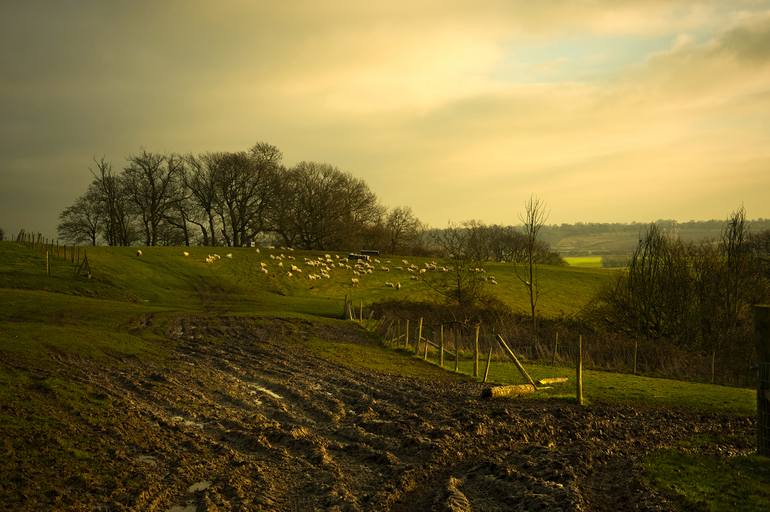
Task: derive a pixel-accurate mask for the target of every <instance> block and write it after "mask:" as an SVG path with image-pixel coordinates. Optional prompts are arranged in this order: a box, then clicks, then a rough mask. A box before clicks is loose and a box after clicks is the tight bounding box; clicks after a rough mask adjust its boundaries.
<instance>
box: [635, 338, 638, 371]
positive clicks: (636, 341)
mask: <svg viewBox="0 0 770 512" xmlns="http://www.w3.org/2000/svg"><path fill="white" fill-rule="evenodd" d="M638 353H639V340H638V339H636V338H634V375H636V360H637V359H636V356H637V354H638Z"/></svg>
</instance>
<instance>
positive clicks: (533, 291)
mask: <svg viewBox="0 0 770 512" xmlns="http://www.w3.org/2000/svg"><path fill="white" fill-rule="evenodd" d="M519 219H520V220H521V223H522V226H523V231H524V236H525V237H526V240H525V245H524V262H523V263H524V268H523V269H520V267H519V266H518V265H517V266H516V267H515V268H516V276H517V277H518V278H519V281H521V282H522V283H523V284H524V286H525V287H526V288H527V293H528V295H529V309H530V317H531V319H532V329H533V334H534V336H535V337H537V302H538V299H539V298H540V293H541V290H540V282H539V276H538V268H537V252H538V238H537V237H538V234H539V233H540V230H541V229H542V228H543V226H544V225H545V223H546V221H547V220H548V212H547V211H546V206H545V203H544V202H543V201H541V200H540V199H538V198H537V197H535V196H530V198H529V199H528V200H527V201H526V202H525V203H524V212H523V213H522V214H520V215H519Z"/></svg>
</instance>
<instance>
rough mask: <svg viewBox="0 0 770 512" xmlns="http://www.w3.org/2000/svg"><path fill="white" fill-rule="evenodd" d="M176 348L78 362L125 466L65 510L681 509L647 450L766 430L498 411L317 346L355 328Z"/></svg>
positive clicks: (610, 413)
mask: <svg viewBox="0 0 770 512" xmlns="http://www.w3.org/2000/svg"><path fill="white" fill-rule="evenodd" d="M169 336H170V337H171V338H172V339H174V340H176V343H177V347H176V349H175V350H174V351H173V352H172V354H171V356H170V357H169V358H168V360H167V361H165V362H164V365H163V366H157V365H153V364H150V363H143V362H141V361H136V360H128V361H125V362H124V363H123V364H121V365H115V366H114V367H96V366H95V365H94V364H93V363H89V362H87V361H83V360H78V361H75V360H72V361H67V362H66V363H67V371H68V372H70V374H72V375H76V376H77V378H79V379H81V380H82V381H83V382H87V383H88V384H89V385H91V386H94V387H96V388H98V389H99V390H100V391H101V392H102V393H104V394H105V395H108V396H109V397H111V400H112V401H113V404H114V405H113V408H112V410H113V412H114V417H113V418H112V419H111V421H107V422H106V423H99V424H98V426H96V427H93V429H92V430H93V432H91V433H90V434H87V435H88V436H91V437H93V438H94V439H96V438H97V437H98V439H101V440H102V441H101V442H103V444H104V452H105V453H108V454H110V457H109V458H108V459H100V462H99V463H98V468H97V469H98V471H100V472H101V473H102V474H103V475H104V476H103V478H104V484H103V485H102V488H100V489H96V490H92V489H88V488H87V486H86V487H85V488H77V489H72V490H70V491H67V492H65V493H64V494H63V495H61V496H60V497H59V499H60V502H61V503H63V504H64V505H65V506H64V507H63V508H65V509H66V508H68V506H66V505H67V504H69V508H70V509H73V510H74V509H83V510H86V509H96V506H97V505H98V506H101V505H103V504H105V503H109V504H110V505H109V506H108V508H106V509H105V510H148V511H171V510H174V511H182V510H211V511H213V510H281V511H283V510H394V511H395V510H447V511H466V510H490V511H494V510H511V509H514V510H516V509H518V510H617V509H627V508H633V509H636V510H666V509H670V508H672V506H671V504H670V503H668V502H667V501H666V500H665V498H663V497H661V496H659V495H658V494H657V493H655V492H653V491H652V490H650V489H647V488H645V486H644V485H643V483H642V482H641V480H640V478H639V471H640V470H639V465H638V463H637V461H638V460H639V458H640V457H641V456H642V455H644V454H645V453H646V452H647V451H649V450H651V449H654V448H655V447H658V446H663V445H667V444H669V443H672V442H674V441H675V440H677V439H681V438H683V437H685V436H687V435H689V434H691V433H693V432H698V431H701V432H734V433H746V432H747V431H748V430H750V429H751V427H752V424H753V423H752V420H749V419H746V418H726V417H719V416H699V415H693V414H684V413H679V412H673V411H667V410H656V409H649V410H638V409H634V408H631V407H621V406H605V405H594V406H591V407H588V408H579V407H577V406H575V405H574V404H570V403H565V402H558V401H554V400H551V401H542V402H541V401H537V400H525V401H515V400H501V401H481V400H479V399H478V398H477V397H478V395H479V393H480V389H481V388H480V386H479V385H478V384H475V383H468V382H454V381H443V382H441V383H436V382H428V381H426V380H421V379H407V378H403V377H398V376H393V375H386V374H382V373H377V372H371V371H365V370H360V369H355V368H349V367H344V366H340V365H337V364H335V363H332V362H329V361H327V360H325V359H323V358H320V357H318V356H316V355H314V354H313V353H311V352H310V351H308V350H307V348H306V347H305V346H304V344H303V339H307V338H308V337H310V336H313V337H317V338H320V339H346V340H353V341H357V342H360V343H372V342H371V340H368V339H367V338H366V337H365V336H363V335H361V333H360V332H359V331H357V330H356V328H355V327H353V326H352V325H350V324H338V325H333V326H330V325H329V324H326V323H324V324H320V323H319V324H312V323H310V322H307V321H288V320H261V321H259V322H255V321H249V320H246V319H238V318H219V319H216V320H214V319H211V318H185V319H180V320H179V321H178V322H177V323H176V324H175V325H174V326H173V328H171V329H170V331H169ZM71 421H72V424H73V425H76V426H77V425H80V424H81V423H83V421H84V420H83V418H79V417H75V418H72V419H71ZM78 422H80V423H78ZM78 428H79V429H80V431H82V432H87V430H86V429H85V427H83V426H82V425H81V426H80V427H78ZM79 507H80V508H79ZM185 507H188V508H187V509H186V508H185ZM22 508H23V507H22ZM29 510H32V508H30V509H29Z"/></svg>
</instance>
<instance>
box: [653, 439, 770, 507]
mask: <svg viewBox="0 0 770 512" xmlns="http://www.w3.org/2000/svg"><path fill="white" fill-rule="evenodd" d="M715 442H718V440H714V439H708V438H698V437H696V438H693V439H691V440H689V441H688V442H686V443H683V445H682V446H678V447H674V448H670V449H665V450H660V451H658V452H656V453H654V454H652V455H650V456H648V457H647V458H646V459H645V461H644V469H645V475H646V478H647V480H648V482H649V483H650V484H651V485H653V486H654V487H657V488H658V489H660V490H662V491H663V492H665V493H666V494H667V495H669V496H671V497H673V498H674V499H675V500H676V501H678V502H679V503H680V505H681V506H682V509H684V510H708V511H714V512H719V511H733V510H746V511H758V512H759V511H766V510H770V458H767V457H762V456H759V455H736V456H732V457H727V458H725V457H724V456H717V455H713V454H710V453H701V451H702V450H703V449H704V448H705V445H706V444H714V443H715Z"/></svg>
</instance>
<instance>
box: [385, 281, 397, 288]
mask: <svg viewBox="0 0 770 512" xmlns="http://www.w3.org/2000/svg"><path fill="white" fill-rule="evenodd" d="M385 286H387V287H388V288H395V287H396V285H395V284H393V283H391V282H390V281H385Z"/></svg>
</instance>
